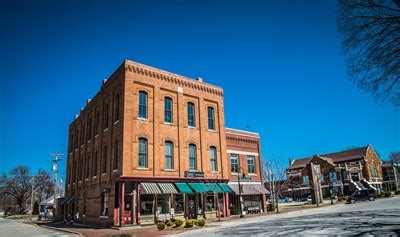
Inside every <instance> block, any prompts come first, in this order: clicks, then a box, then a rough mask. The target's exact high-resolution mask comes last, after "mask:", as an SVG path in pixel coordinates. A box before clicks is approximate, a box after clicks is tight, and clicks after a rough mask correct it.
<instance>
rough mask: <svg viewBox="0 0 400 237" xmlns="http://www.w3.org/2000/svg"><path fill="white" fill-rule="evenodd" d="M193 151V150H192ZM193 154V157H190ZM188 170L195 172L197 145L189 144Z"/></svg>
mask: <svg viewBox="0 0 400 237" xmlns="http://www.w3.org/2000/svg"><path fill="white" fill-rule="evenodd" d="M192 149H194V150H192ZM191 154H193V156H191ZM192 160H193V164H194V166H193V167H192V166H191V165H192V164H191V163H192V162H191V161H192ZM189 170H193V171H195V170H197V145H196V144H194V143H190V144H189Z"/></svg>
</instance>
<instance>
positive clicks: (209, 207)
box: [206, 195, 215, 211]
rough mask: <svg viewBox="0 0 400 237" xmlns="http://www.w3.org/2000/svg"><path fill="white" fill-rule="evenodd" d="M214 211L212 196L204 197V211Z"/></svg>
mask: <svg viewBox="0 0 400 237" xmlns="http://www.w3.org/2000/svg"><path fill="white" fill-rule="evenodd" d="M214 210H215V202H214V195H207V196H206V211H214Z"/></svg>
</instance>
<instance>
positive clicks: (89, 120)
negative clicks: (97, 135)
mask: <svg viewBox="0 0 400 237" xmlns="http://www.w3.org/2000/svg"><path fill="white" fill-rule="evenodd" d="M92 127H93V119H92V116H89V119H88V125H87V138H86V140H90V139H92Z"/></svg>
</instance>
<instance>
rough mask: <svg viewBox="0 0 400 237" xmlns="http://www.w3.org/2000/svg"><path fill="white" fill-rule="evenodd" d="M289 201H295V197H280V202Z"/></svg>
mask: <svg viewBox="0 0 400 237" xmlns="http://www.w3.org/2000/svg"><path fill="white" fill-rule="evenodd" d="M289 202H293V198H290V197H280V198H278V203H289Z"/></svg>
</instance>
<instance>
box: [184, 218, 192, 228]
mask: <svg viewBox="0 0 400 237" xmlns="http://www.w3.org/2000/svg"><path fill="white" fill-rule="evenodd" d="M185 227H186V228H192V227H193V220H187V221H186V223H185Z"/></svg>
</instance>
